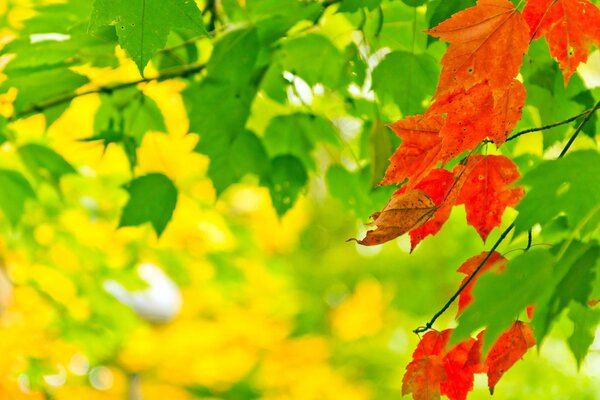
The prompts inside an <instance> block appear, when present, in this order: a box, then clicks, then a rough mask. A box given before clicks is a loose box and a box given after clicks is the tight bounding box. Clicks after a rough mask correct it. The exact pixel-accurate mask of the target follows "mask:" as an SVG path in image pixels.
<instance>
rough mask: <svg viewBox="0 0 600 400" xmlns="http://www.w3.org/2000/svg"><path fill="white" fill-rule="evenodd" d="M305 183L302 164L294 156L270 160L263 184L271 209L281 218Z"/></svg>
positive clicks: (306, 178)
mask: <svg viewBox="0 0 600 400" xmlns="http://www.w3.org/2000/svg"><path fill="white" fill-rule="evenodd" d="M307 182H308V175H307V173H306V169H305V168H304V165H302V162H301V161H300V160H299V159H298V158H296V157H294V156H291V155H282V156H277V157H275V158H273V159H272V160H271V168H270V172H269V174H268V176H266V177H265V179H264V181H263V184H264V185H265V186H267V187H268V188H269V192H270V193H271V200H272V201H273V207H275V211H277V214H278V215H280V216H281V215H283V214H285V213H286V212H287V211H288V210H289V209H290V208H292V206H293V205H294V203H295V202H296V200H297V198H298V195H299V194H300V191H301V190H302V188H304V186H305V185H306V183H307Z"/></svg>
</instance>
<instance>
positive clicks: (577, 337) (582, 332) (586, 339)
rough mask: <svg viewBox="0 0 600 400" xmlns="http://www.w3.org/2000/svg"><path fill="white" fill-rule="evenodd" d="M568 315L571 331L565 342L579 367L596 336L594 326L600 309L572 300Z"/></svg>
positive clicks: (597, 321)
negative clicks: (571, 322) (571, 324)
mask: <svg viewBox="0 0 600 400" xmlns="http://www.w3.org/2000/svg"><path fill="white" fill-rule="evenodd" d="M568 315H569V319H570V320H571V321H573V333H572V334H571V336H569V338H568V339H567V343H568V344H569V348H570V349H571V352H572V353H573V355H574V356H575V359H576V360H577V366H578V367H581V362H582V361H583V359H584V358H585V356H586V355H587V353H588V350H589V348H590V346H591V345H592V343H593V341H594V338H595V336H596V335H595V334H596V328H597V327H598V324H600V310H598V309H596V308H590V307H589V306H588V305H581V304H579V303H576V302H572V303H571V304H570V305H569V314H568Z"/></svg>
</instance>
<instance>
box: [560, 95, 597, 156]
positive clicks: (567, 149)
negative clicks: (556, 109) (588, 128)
mask: <svg viewBox="0 0 600 400" xmlns="http://www.w3.org/2000/svg"><path fill="white" fill-rule="evenodd" d="M598 108H600V101H598V102H597V103H596V105H595V106H594V108H592V110H591V111H590V113H589V114H588V115H587V116H586V117H585V118H584V119H583V121H581V124H579V126H578V127H577V129H575V132H574V133H573V135H571V138H570V139H569V141H568V142H567V144H566V146H565V147H564V148H563V149H562V151H561V152H560V155H559V156H558V158H563V156H564V155H565V154H567V151H569V148H570V147H571V145H572V144H573V142H574V141H575V138H577V135H579V132H581V130H582V129H583V127H584V126H585V124H587V122H588V121H589V120H590V118H592V115H594V112H596V110H598Z"/></svg>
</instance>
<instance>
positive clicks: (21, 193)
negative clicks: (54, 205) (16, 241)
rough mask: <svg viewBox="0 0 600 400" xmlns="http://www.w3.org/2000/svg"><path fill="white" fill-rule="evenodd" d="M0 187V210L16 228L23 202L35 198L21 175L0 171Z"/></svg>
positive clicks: (23, 206) (23, 208) (23, 207)
mask: <svg viewBox="0 0 600 400" xmlns="http://www.w3.org/2000/svg"><path fill="white" fill-rule="evenodd" d="M0 187H1V188H2V192H3V195H2V196H0V209H2V212H3V213H4V215H5V216H6V218H7V219H8V221H9V222H10V223H11V225H12V226H16V225H17V224H18V223H19V221H20V220H21V216H22V215H23V211H24V210H25V202H26V201H27V199H33V198H35V192H34V191H33V188H32V187H31V185H30V184H29V182H28V181H27V179H25V178H24V177H23V175H21V174H20V173H18V172H16V171H10V170H5V169H2V170H0Z"/></svg>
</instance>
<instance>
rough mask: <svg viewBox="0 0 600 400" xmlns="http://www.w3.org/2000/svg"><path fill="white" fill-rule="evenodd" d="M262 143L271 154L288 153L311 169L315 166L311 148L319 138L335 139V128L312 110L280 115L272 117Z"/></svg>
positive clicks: (320, 139) (332, 140)
mask: <svg viewBox="0 0 600 400" xmlns="http://www.w3.org/2000/svg"><path fill="white" fill-rule="evenodd" d="M263 140H264V145H265V148H266V149H267V152H268V153H269V155H270V156H271V157H274V156H276V155H279V154H291V155H294V156H296V157H297V158H298V159H300V160H302V162H303V163H304V165H305V167H306V168H307V169H310V170H314V169H315V168H316V163H315V160H314V159H313V156H312V151H313V149H314V147H315V144H316V143H317V142H318V141H321V142H328V143H332V144H335V143H336V140H337V139H336V133H335V128H334V127H333V126H332V125H331V123H330V122H329V121H327V120H325V119H323V118H321V117H318V116H316V115H313V114H304V113H296V114H291V115H279V116H276V117H274V118H272V119H271V121H270V122H269V125H268V126H267V128H266V130H265V135H264V139H263Z"/></svg>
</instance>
